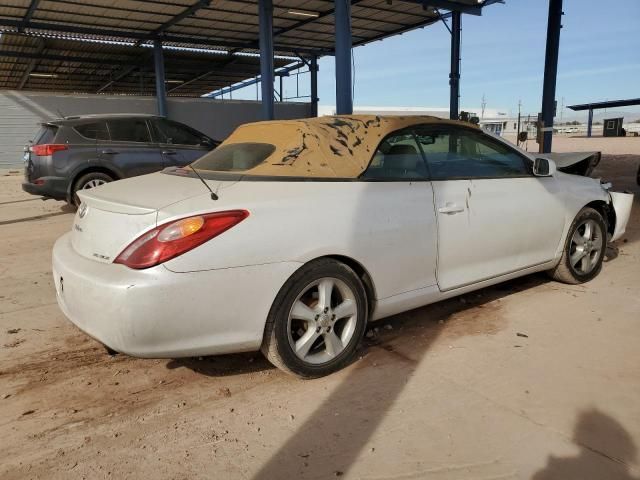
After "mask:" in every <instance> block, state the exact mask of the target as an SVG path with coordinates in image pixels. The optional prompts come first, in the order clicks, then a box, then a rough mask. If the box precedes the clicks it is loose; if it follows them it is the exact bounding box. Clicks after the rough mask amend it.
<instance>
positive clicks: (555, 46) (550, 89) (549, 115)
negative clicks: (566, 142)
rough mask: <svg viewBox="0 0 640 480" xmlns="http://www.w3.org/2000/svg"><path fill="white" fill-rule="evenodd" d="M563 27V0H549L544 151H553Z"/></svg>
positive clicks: (544, 104)
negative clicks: (557, 80) (559, 55)
mask: <svg viewBox="0 0 640 480" xmlns="http://www.w3.org/2000/svg"><path fill="white" fill-rule="evenodd" d="M561 28H562V0H549V19H548V21H547V46H546V51H545V58H544V83H543V87H542V122H543V123H544V125H543V130H542V135H543V137H542V138H543V141H542V145H541V147H542V152H541V153H550V152H551V142H552V139H553V117H554V114H555V102H556V77H557V74H558V54H559V51H560V29H561Z"/></svg>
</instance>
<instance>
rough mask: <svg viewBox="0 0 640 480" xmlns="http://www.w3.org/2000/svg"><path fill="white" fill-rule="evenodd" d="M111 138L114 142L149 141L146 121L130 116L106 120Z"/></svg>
mask: <svg viewBox="0 0 640 480" xmlns="http://www.w3.org/2000/svg"><path fill="white" fill-rule="evenodd" d="M107 126H108V127H109V133H110V134H111V140H112V141H114V142H144V143H148V142H151V136H150V135H149V128H147V122H146V121H145V120H142V119H137V118H132V119H128V118H127V119H123V120H107Z"/></svg>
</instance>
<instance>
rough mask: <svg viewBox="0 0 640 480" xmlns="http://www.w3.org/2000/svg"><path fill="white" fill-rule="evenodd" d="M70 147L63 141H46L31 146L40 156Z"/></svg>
mask: <svg viewBox="0 0 640 480" xmlns="http://www.w3.org/2000/svg"><path fill="white" fill-rule="evenodd" d="M68 148H69V145H65V144H63V143H44V144H42V145H34V146H33V147H31V151H32V152H33V153H35V154H36V155H38V156H40V157H46V156H48V155H53V154H54V153H55V152H59V151H60V150H67V149H68Z"/></svg>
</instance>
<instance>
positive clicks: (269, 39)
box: [258, 0, 274, 120]
mask: <svg viewBox="0 0 640 480" xmlns="http://www.w3.org/2000/svg"><path fill="white" fill-rule="evenodd" d="M258 16H259V27H260V84H261V87H262V117H263V118H264V120H273V118H274V105H273V1H272V0H258Z"/></svg>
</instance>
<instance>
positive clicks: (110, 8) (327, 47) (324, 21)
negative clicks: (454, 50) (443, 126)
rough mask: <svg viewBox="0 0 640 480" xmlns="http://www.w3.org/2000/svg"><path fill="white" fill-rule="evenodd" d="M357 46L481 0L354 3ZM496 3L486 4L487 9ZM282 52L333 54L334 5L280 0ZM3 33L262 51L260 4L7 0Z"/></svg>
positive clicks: (1, 9) (0, 10)
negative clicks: (442, 10)
mask: <svg viewBox="0 0 640 480" xmlns="http://www.w3.org/2000/svg"><path fill="white" fill-rule="evenodd" d="M350 1H351V11H352V16H351V19H352V28H353V39H354V45H360V44H363V43H366V42H370V41H374V40H377V39H381V38H384V37H385V36H388V35H393V34H395V33H398V32H401V31H407V30H410V29H413V28H419V27H423V26H426V25H429V24H431V23H434V22H436V21H438V19H439V14H438V11H437V10H436V9H435V8H434V7H430V6H425V5H445V6H446V5H449V6H451V5H458V6H462V7H461V8H467V9H478V8H480V6H482V5H483V3H479V2H478V0H431V1H429V0H425V1H424V2H420V1H417V0H350ZM495 1H496V0H485V2H484V4H489V3H494V2H495ZM273 6H274V10H273V25H274V36H275V39H274V44H275V50H276V52H278V53H281V54H291V53H293V52H300V53H311V52H313V53H317V54H326V53H330V52H331V51H332V49H333V23H334V16H333V10H334V0H274V1H273ZM0 29H4V30H8V31H18V30H19V31H24V32H41V33H42V32H49V33H51V34H53V33H58V34H60V33H65V34H69V35H71V34H73V35H80V36H85V37H86V36H92V37H93V38H101V39H115V38H118V39H120V40H123V39H124V40H129V41H132V42H136V41H141V42H145V41H150V40H152V39H153V38H163V39H164V40H165V41H166V42H167V43H169V44H174V45H177V46H202V45H206V46H208V47H223V48H227V49H241V50H244V51H254V52H255V51H256V48H257V45H258V2H257V0H215V1H212V0H5V1H4V2H3V4H2V6H0Z"/></svg>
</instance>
